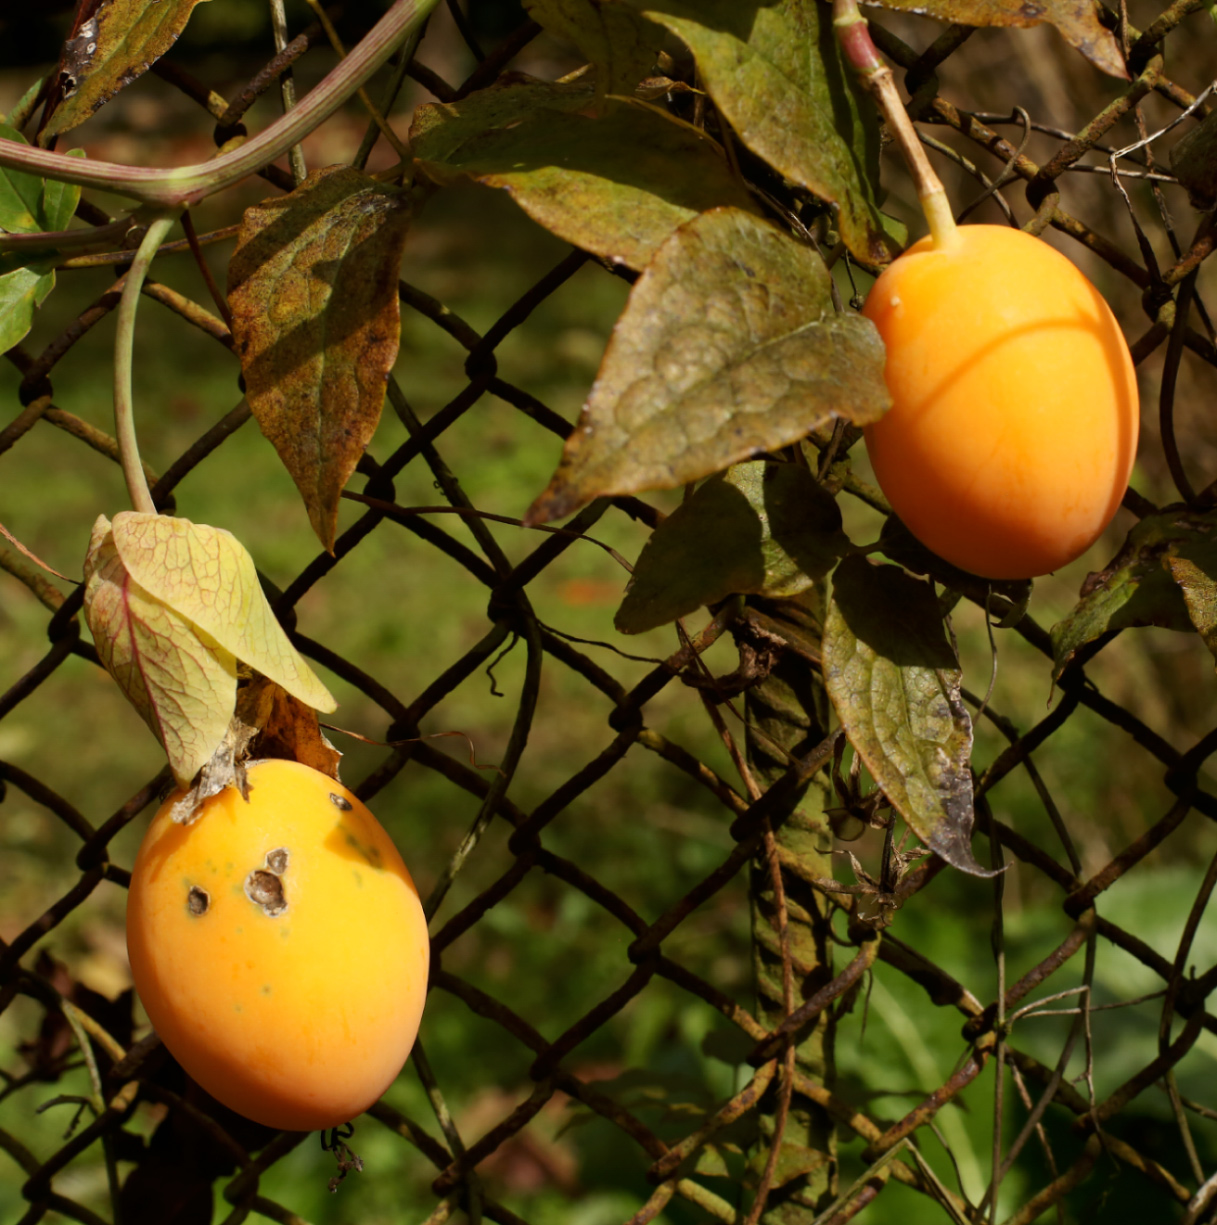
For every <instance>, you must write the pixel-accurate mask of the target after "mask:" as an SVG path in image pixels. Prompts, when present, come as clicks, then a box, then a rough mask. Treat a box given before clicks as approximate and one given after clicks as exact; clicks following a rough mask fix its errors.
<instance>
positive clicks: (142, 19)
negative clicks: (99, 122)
mask: <svg viewBox="0 0 1217 1225" xmlns="http://www.w3.org/2000/svg"><path fill="white" fill-rule="evenodd" d="M200 2H201V0H156V2H155V3H153V4H149V3H148V2H147V0H101V3H100V4H98V5H97V6H96V8H95V9H94V10H93V13H92V15H91V16H90V17H89V18H88V19H87V20H86V21H84V22H82V23H81V24H80V27H79V29H77V30H76V32H75V33H74V34H73V35H72V37H71V38H69V39H68V41H67V42H66V43H65V44H64V47H63V52H62V54H61V56H60V60H59V71H60V78H59V84H60V91H61V93H60V98H61V100H60V102H59V105H58V106H56V108H55V110H54V111H53V112H52V113H51V116H50V118H49V119H48V121H47V123H46V124H45V125H44V127H43V128H42V131H41V132H40V133H39V140H40V142H41V143H43V144H46V143H48V142H49V141H50V140H51V138H52V137H55V136H59V135H61V134H62V133H64V132H67V131H70V130H71V129H72V128H74V127H76V126H77V125H78V124H81V123H84V121H85V120H86V119H88V117H89V116H90V115H92V114H93V112H94V111H95V110H97V108H98V107H99V106H101V105H102V104H103V103H104V102H106V101H108V100H109V99H110V98H112V97H113V96H114V95H115V94H116V93H118V91H119V90H120V89H122V88H123V87H124V86H127V85H130V84H131V82H132V81H134V80H135V79H136V78H137V77H140V76H142V75H143V74H144V73H145V72H147V71H148V69H149V68H151V67H152V65H153V64H155V63H156V61H157V60H159V59H160V58H161V56H162V55H164V54H165V52H166V51H168V50H169V48H170V47H172V46H173V44H174V43H175V42H176V41H177V37H178V35H179V34H181V32H182V31H183V30H184V29H185V28H186V23H187V22H188V21H189V20H190V14H191V13H193V12H194V8H195V5H197V4H199V3H200Z"/></svg>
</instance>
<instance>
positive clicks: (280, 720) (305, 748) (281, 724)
mask: <svg viewBox="0 0 1217 1225" xmlns="http://www.w3.org/2000/svg"><path fill="white" fill-rule="evenodd" d="M237 718H238V719H240V720H241V722H242V723H245V724H247V725H248V726H249V727H251V728H254V729H255V730H256V731H257V733H258V737H257V747H256V749H255V752H256V754H257V756H258V757H285V758H287V759H288V760H289V761H300V762H303V763H304V764H305V765H306V766H312V767H313V769H314V770H320V771H321V773H322V774H328V775H329V776H330V778H337V777H338V763H339V762H340V761H341V760H342V754H341V753H340V752H339V751H338V750H337V749H336V748H334V746H333V745H332V744H331V743H330V742H329V740H327V739H326V736H325V733H324V732H323V731H322V730H321V723H320V722H319V720H318V719H317V712H316V711H315V710H314V709H313V708H312V707H311V706H309V705H308V704H307V703H305V702H301V701H300V699H299V698H295V697H293V696H292V695H291V694H290V693H288V692H287V690H286V689H283V688H282V687H281V686H279V685H276V684H275V683H274V681H270V680H267V679H266V677H264V676H255V677H254V679H253V680H252V681H250V682H249V684H248V685H242V686H241V688H240V690H238V692H237Z"/></svg>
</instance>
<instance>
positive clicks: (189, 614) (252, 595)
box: [113, 511, 337, 711]
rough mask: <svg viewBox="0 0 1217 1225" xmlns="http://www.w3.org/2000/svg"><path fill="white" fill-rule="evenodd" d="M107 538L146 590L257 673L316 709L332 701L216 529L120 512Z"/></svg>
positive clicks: (248, 568) (247, 565) (234, 548)
mask: <svg viewBox="0 0 1217 1225" xmlns="http://www.w3.org/2000/svg"><path fill="white" fill-rule="evenodd" d="M113 532H114V541H115V544H116V545H117V547H118V552H119V555H120V556H121V558H122V560H123V564H124V565H125V566H126V567H127V569H128V570H129V571H130V573H131V576H132V577H133V578H134V579H135V581H136V582H137V583H139V584H140V585H141V586H142V587H143V588H144V589H145V590H146V591H148V592H150V593H151V594H152V595H153V596H155V597H156V598H157V599H158V600H160V601H162V603H164V604H166V605H167V606H168V607H170V608H172V609H174V610H175V611H176V612H178V613H180V614H181V615H182V616H183V617H186V618H187V619H188V620H189V621H190V622H191V623H192V624H193V625H195V626H196V627H197V628H198V629H199V630H200V631H202V632H203V633H204V634H206V635H208V636H209V637H211V638H213V639H214V640H215V641H216V642H217V643H219V645H220V646H222V647H223V648H224V649H225V650H226V651H229V652H230V653H231V654H233V655H235V656H236V657H237V659H239V660H241V661H242V663H246V664H248V665H249V666H250V667H251V668H254V669H256V670H257V671H258V672H260V673H261V674H262V675H263V676H265V677H268V678H269V679H270V680H272V681H274V682H275V683H276V684H278V685H281V686H282V687H283V688H284V689H286V690H287V691H288V693H290V694H292V695H293V696H294V697H297V698H299V699H300V700H301V701H302V702H306V703H307V704H308V705H310V706H312V707H313V708H314V709H316V710H326V711H329V710H334V709H335V708H336V707H337V703H336V702H335V701H334V698H333V696H332V695H331V694H330V691H329V690H328V689H327V688H326V687H325V686H324V685H323V684H322V683H321V681H320V680H319V679H318V678H317V674H316V673H315V672H314V671H313V670H312V668H310V667H309V666H308V664H307V663H306V662H305V660H304V658H303V656H302V655H301V654H300V652H299V651H297V650H296V648H295V647H294V646H292V644H291V642H290V641H289V639H288V637H287V635H286V634H285V633H284V632H283V627H282V626H281V625H280V624H279V622H278V621H277V620H276V618H275V614H274V612H273V611H272V610H271V607H270V604H269V603H267V600H266V596H265V595H264V594H263V592H262V584H261V583H260V582H259V581H258V571H257V568H256V567H255V566H254V560H253V558H252V557H250V555H249V553H248V552H247V550H246V549H245V546H244V545H242V544H241V542H240V541H239V540H238V539H237V538H236V537H235V536H234V535H233V534H232V533H231V532H226V531H225V530H224V529H223V528H219V527H208V526H207V525H206V524H202V523H191V522H190V520H189V519H179V518H174V517H172V516H169V515H144V514H138V513H137V512H135V511H122V512H121V513H119V514H117V515H115V516H114V525H113Z"/></svg>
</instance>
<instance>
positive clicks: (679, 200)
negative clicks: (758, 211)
mask: <svg viewBox="0 0 1217 1225" xmlns="http://www.w3.org/2000/svg"><path fill="white" fill-rule="evenodd" d="M547 93H548V96H549V97H550V98H553V99H555V100H556V101H558V102H559V103H561V104H564V106H563V107H559V108H551V107H547V106H543V105H542V106H538V105H536V104H537V103H541V102H543V100H544V99H545V98H546V96H547ZM516 94H518V95H519V96H518V98H517V97H515V96H514V95H516ZM513 102H518V104H519V105H518V107H514V106H512V103H513ZM592 105H593V103H592V98H591V95H590V93H589V92H587V89H586V88H585V87H584V88H581V89H580V90H579V91H578V92H575V91H573V90H572V91H569V92H567V93H565V94H560V93H556V92H554V91H553V90H550V91H542V90H538V89H536V88H535V87H534V85H533V84H532V83H525V84H523V85H520V86H514V85H508V86H506V87H498V88H493V89H488V90H483V91H481V93H479V94H474V95H473V96H472V97H470V98H467V99H465V100H463V101H461V102H458V103H452V104H451V105H447V106H438V105H437V106H431V107H424V108H423V110H424V111H427V112H430V114H428V115H426V116H425V117H423V120H422V122H421V123H416V125H415V127H414V128H412V129H411V139H412V141H413V148H414V152H415V155H416V156H417V157H418V158H419V163H420V165H421V167H422V169H423V170H424V171H426V173H427V174H428V175H429V176H430V177H431V178H432V179H434V180H435V181H436V182H439V183H450V182H452V181H454V180H456V179H460V178H466V177H467V178H471V179H473V180H475V181H476V182H479V183H483V184H485V185H486V186H488V187H498V188H502V189H503V190H505V191H507V192H509V193H510V195H511V196H512V198H513V199H514V200H515V201H516V203H517V204H519V206H520V207H521V208H522V209H523V210H524V211H525V212H526V213H527V214H528V215H529V216H530V217H531V218H532V219H533V220H534V221H536V222H537V223H538V224H539V225H542V226H544V227H545V228H546V229H547V230H550V231H551V232H552V233H554V234H556V235H558V237H559V238H563V239H565V240H566V241H567V242H570V243H573V244H574V245H575V246H578V247H582V248H583V249H584V250H585V251H591V252H592V253H593V254H594V255H598V256H601V257H602V258H604V259H609V260H614V261H616V262H619V263H623V264H625V265H627V266H628V267H630V268H638V269H641V268H644V267H646V265H647V264H648V263H649V262H650V260H651V259H652V257H653V256H654V254H655V252H656V250H657V249H658V248H659V246H660V245H661V244H662V243H663V242H664V241H665V240H666V239H667V238H668V237H669V236H670V235H671V233H672V231H673V230H675V229H676V228H677V226H680V225H683V224H684V223H685V222H686V221H689V220H691V219H692V218H693V217H695V216H696V215H697V214H698V213H700V212H703V211H705V210H706V209H709V208H714V207H715V206H717V205H731V206H733V207H735V208H739V209H743V210H752V209H753V204H752V200H751V197H750V196H749V195H748V192H747V191H746V190H745V189H744V188H743V187H742V186H741V185H740V183H739V182H738V180H737V179H736V177H735V176H734V174H733V173H732V171H731V168H730V167H729V166H728V164H727V162H726V160H725V158H724V157H723V156H722V153H721V151H720V149H719V148H718V146H717V145H715V144H714V142H713V141H711V140H709V139H708V138H707V137H706V136H705V135H704V134H703V133H700V132H698V131H697V129H695V128H693V127H691V126H689V125H688V124H684V123H681V122H679V121H678V120H676V119H675V118H668V117H665V115H664V114H663V113H661V112H660V111H657V110H655V109H652V108H650V107H647V106H644V105H642V104H641V103H631V102H624V101H614V100H610V101H608V102H607V103H606V104H605V107H604V112H603V114H601V115H599V116H592V115H587V114H578V113H574V111H573V110H572V109H567V108H571V107H575V106H578V107H591V106H592ZM448 115H450V116H451V122H452V125H453V127H454V128H455V129H456V130H455V131H448V130H447V124H446V123H444V122H443V121H442V119H443V117H445V116H448ZM479 116H480V118H479ZM471 127H473V128H476V129H477V131H476V134H472V135H465V133H467V132H469V130H470V128H471Z"/></svg>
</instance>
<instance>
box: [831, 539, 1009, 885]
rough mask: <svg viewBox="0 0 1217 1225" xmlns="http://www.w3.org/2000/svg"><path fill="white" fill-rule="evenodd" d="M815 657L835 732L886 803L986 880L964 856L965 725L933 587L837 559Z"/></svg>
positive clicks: (968, 851) (968, 812) (967, 807)
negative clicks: (838, 729)
mask: <svg viewBox="0 0 1217 1225" xmlns="http://www.w3.org/2000/svg"><path fill="white" fill-rule="evenodd" d="M823 653H824V656H823V657H824V681H825V685H826V687H827V689H828V695H829V697H830V698H831V699H832V704H833V706H834V708H835V709H836V712H837V715H838V717H839V718H840V720H841V724H842V726H843V727H844V729H845V734H846V736H847V737H848V738H849V742H850V744H852V745H853V746H854V750H855V751H856V752H857V753H858V755H859V756H860V757H861V758H862V760H863V762H864V763H865V764H866V768H867V769H868V770H869V771H870V772H871V775H872V776H873V778H874V780H875V782H876V784H877V785H878V786H879V788H880V790H881V791H882V792H883V794H884V795H885V796H887V798H888V801H889V802H890V803H891V805H892V807H893V808H895V809H896V811H897V812H898V813H899V814H900V815H901V816H902V817H903V818H904V820H905V822H906V823H907V824H908V826H909V828H910V829H912V831H913V832H914V833H915V834H916V835H917V837H918V838H920V839H921V841H922V842H923V843H925V845H926V846H928V847H929V848H930V850H932V851H934V852H935V853H936V854H938V855H940V856H941V857H942V858H943V859H945V860H946V861H947V862H948V863H949V864H952V865H953V866H954V867H956V868H959V869H960V871H963V872H969V873H971V874H972V875H974V876H988V875H992V873H989V872H986V870H985V869H984V868H982V867H981V866H980V864H978V863H977V862H976V860H975V859H974V858H973V856H972V848H971V839H972V822H973V819H974V818H973V809H972V777H971V772H970V769H969V761H970V758H971V754H972V720H971V719H970V718H969V717H968V712H967V710H966V709H965V708H964V704H963V699H962V698H961V697H960V670H959V663H958V661H957V660H956V658H955V651H954V649H953V648H952V646H951V644H950V642H948V640H947V636H946V632H945V630H944V628H943V623H942V615H941V613H940V611H939V608H938V601H937V599H936V597H935V595H934V588H933V585H932V584H931V583H928V582H926V581H924V580H922V579H916V578H913V577H912V576H911V575H909V574H906V573H905V572H904V571H903V570H902V569H900V567H898V566H887V565H881V566H874V565H871V564H870V563H869V562H867V561H866V560H865V559H864V558H861V557H847V558H845V560H844V561H842V562H841V564H840V565H839V566H838V567H837V569H836V572H835V574H834V575H833V593H832V601H831V603H830V605H829V609H828V616H827V618H826V620H825V625H824V647H823Z"/></svg>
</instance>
